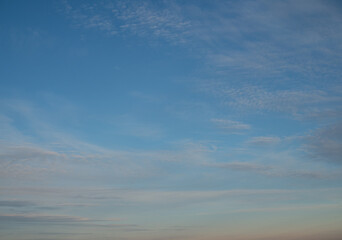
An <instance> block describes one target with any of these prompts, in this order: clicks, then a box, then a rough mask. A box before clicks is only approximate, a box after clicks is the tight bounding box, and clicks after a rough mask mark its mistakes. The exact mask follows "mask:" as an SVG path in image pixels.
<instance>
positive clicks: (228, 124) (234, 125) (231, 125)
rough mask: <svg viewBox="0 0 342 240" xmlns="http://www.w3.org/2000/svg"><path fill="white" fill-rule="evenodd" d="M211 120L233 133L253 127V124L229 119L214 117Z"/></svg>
mask: <svg viewBox="0 0 342 240" xmlns="http://www.w3.org/2000/svg"><path fill="white" fill-rule="evenodd" d="M211 122H212V123H214V124H215V126H217V127H218V128H220V129H222V130H225V131H227V132H231V133H234V132H235V133H239V132H241V131H246V130H249V129H251V126H250V125H249V124H246V123H242V122H238V121H232V120H228V119H218V118H213V119H211Z"/></svg>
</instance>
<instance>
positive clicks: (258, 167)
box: [203, 162, 340, 179]
mask: <svg viewBox="0 0 342 240" xmlns="http://www.w3.org/2000/svg"><path fill="white" fill-rule="evenodd" d="M203 165H204V166H208V167H214V168H220V169H226V170H231V171H239V172H252V173H256V174H260V175H264V176H268V177H278V178H280V177H286V178H294V177H295V178H304V179H330V178H335V177H337V176H338V175H340V172H326V171H313V170H311V171H310V170H296V169H290V168H282V167H278V166H277V167H276V166H272V165H264V164H256V163H251V162H223V163H222V162H221V163H206V164H203Z"/></svg>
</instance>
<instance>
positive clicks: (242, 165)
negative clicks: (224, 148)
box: [207, 162, 272, 172]
mask: <svg viewBox="0 0 342 240" xmlns="http://www.w3.org/2000/svg"><path fill="white" fill-rule="evenodd" d="M207 165H208V166H211V167H218V168H225V169H231V170H237V171H253V172H264V171H266V170H270V169H272V167H270V166H265V165H259V164H254V163H248V162H228V163H212V164H207Z"/></svg>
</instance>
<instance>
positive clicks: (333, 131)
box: [305, 122, 342, 163]
mask: <svg viewBox="0 0 342 240" xmlns="http://www.w3.org/2000/svg"><path fill="white" fill-rule="evenodd" d="M305 147H306V150H307V151H308V152H309V154H310V156H311V157H313V158H315V159H319V160H323V161H328V162H331V163H341V161H342V123H341V122H337V123H335V124H332V125H329V126H327V127H323V128H320V129H318V130H316V131H315V132H313V134H312V135H311V136H309V137H308V138H307V144H306V146H305Z"/></svg>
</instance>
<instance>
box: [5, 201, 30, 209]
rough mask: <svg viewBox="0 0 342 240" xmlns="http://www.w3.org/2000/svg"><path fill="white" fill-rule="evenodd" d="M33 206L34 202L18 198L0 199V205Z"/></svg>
mask: <svg viewBox="0 0 342 240" xmlns="http://www.w3.org/2000/svg"><path fill="white" fill-rule="evenodd" d="M30 206H35V203H33V202H30V201H20V200H0V207H30Z"/></svg>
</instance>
